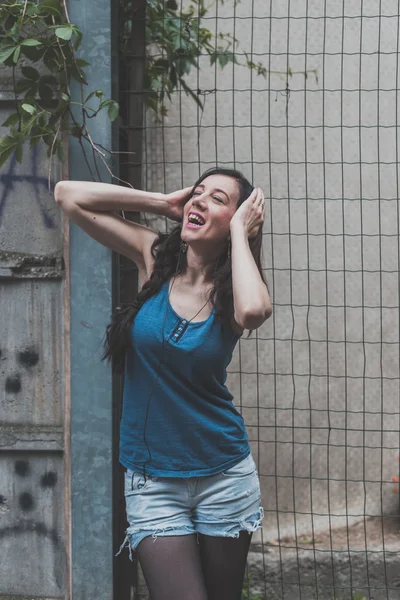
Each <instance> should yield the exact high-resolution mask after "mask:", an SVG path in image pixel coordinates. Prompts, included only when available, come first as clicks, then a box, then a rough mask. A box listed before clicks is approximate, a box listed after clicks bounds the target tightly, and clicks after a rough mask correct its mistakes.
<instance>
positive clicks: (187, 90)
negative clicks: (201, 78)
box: [179, 79, 203, 109]
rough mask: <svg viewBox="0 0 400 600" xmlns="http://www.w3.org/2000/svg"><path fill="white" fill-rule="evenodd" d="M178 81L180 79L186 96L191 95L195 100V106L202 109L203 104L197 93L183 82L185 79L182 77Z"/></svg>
mask: <svg viewBox="0 0 400 600" xmlns="http://www.w3.org/2000/svg"><path fill="white" fill-rule="evenodd" d="M179 81H180V84H181V86H182V87H183V89H184V90H185V92H186V94H187V95H188V96H191V97H192V98H193V100H194V101H195V102H196V104H197V106H199V107H200V108H201V109H203V104H202V102H201V100H200V98H199V97H198V95H197V94H195V93H194V91H193V90H191V89H190V87H189V86H188V85H187V84H186V83H185V81H184V80H183V79H180V80H179Z"/></svg>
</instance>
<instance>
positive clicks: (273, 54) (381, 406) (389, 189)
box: [120, 0, 400, 600]
mask: <svg viewBox="0 0 400 600" xmlns="http://www.w3.org/2000/svg"><path fill="white" fill-rule="evenodd" d="M139 4H140V3H135V2H133V9H135V6H136V9H135V10H137V11H139V12H137V13H135V15H136V21H135V23H136V25H135V26H136V27H137V28H138V31H139V30H140V27H143V24H144V20H145V19H146V11H145V7H143V3H142V4H140V6H141V7H142V9H143V13H142V15H141V14H140V6H139ZM187 5H188V3H185V4H184V5H183V4H181V5H180V8H181V9H183V8H184V7H187ZM399 5H400V2H398V1H394V0H385V2H382V1H378V0H343V1H337V0H335V1H334V0H325V1H321V0H265V1H264V2H260V1H259V2H256V1H255V0H241V2H240V3H234V2H233V1H225V2H222V1H221V0H216V1H215V2H213V3H210V6H209V7H208V10H207V13H206V14H205V16H204V17H203V18H202V19H201V23H202V26H204V27H207V28H208V29H210V30H211V31H212V32H213V33H214V34H215V36H217V37H218V34H219V33H229V34H231V35H232V36H233V37H234V38H236V39H237V40H238V43H237V44H235V45H234V47H233V52H234V53H235V56H236V59H237V62H238V63H240V64H237V63H235V62H233V63H232V62H229V63H228V64H227V65H226V66H225V67H224V68H223V69H221V67H220V65H219V62H218V60H217V61H216V62H215V63H214V64H212V65H211V64H210V59H209V57H208V56H205V55H203V54H200V55H199V56H198V57H197V66H198V68H193V69H192V70H191V72H190V73H189V74H188V75H187V77H186V83H187V85H188V86H189V88H190V89H191V90H192V91H193V93H194V94H195V95H197V96H198V97H199V98H200V100H201V101H202V103H203V107H202V108H201V107H200V106H198V105H197V104H196V103H195V102H194V100H193V99H192V98H191V97H188V96H187V95H186V94H185V91H184V89H183V88H182V86H178V88H177V89H176V90H175V91H174V92H173V93H172V100H171V102H166V103H165V107H166V108H167V110H168V114H167V116H165V117H163V118H162V119H161V121H160V122H158V121H157V120H156V119H155V118H154V114H153V113H152V111H151V110H147V111H144V112H141V110H142V108H141V109H140V110H138V107H141V106H142V105H141V104H140V103H141V102H143V98H144V97H145V94H146V93H147V92H146V90H145V89H143V87H140V86H141V85H142V84H141V83H140V82H139V84H138V83H135V84H133V83H132V81H133V80H134V76H133V75H132V70H133V72H134V73H136V74H137V72H138V69H140V68H141V67H140V65H142V67H143V61H144V55H143V52H141V50H140V47H139V46H136V47H134V48H133V52H132V54H131V57H130V59H129V60H128V59H126V57H125V58H123V62H124V65H125V66H124V68H125V69H126V73H129V72H130V73H131V76H130V77H128V76H127V77H124V78H122V77H121V83H120V97H121V107H122V111H123V116H124V121H123V125H122V126H121V136H122V137H123V138H124V139H125V140H128V142H126V143H127V147H129V148H130V149H132V148H134V147H135V148H136V155H135V156H134V157H133V159H132V158H129V159H127V158H126V157H125V158H122V159H121V163H120V170H121V173H122V174H123V175H124V176H125V177H127V178H130V181H131V183H132V182H133V180H134V179H135V177H136V182H138V181H140V184H141V185H142V187H143V188H144V189H147V190H157V191H165V192H170V191H173V190H175V189H178V188H181V187H184V186H188V185H190V184H191V183H193V182H194V181H195V180H196V179H197V177H198V176H199V175H200V174H201V173H202V172H203V171H204V170H205V169H206V168H208V167H210V166H213V165H220V166H231V167H235V168H238V169H240V170H242V171H243V172H244V174H245V175H246V176H248V177H249V179H250V180H251V181H252V182H253V183H254V184H255V185H258V186H261V187H262V188H263V189H264V192H265V196H266V198H269V202H268V203H267V211H266V218H265V223H264V236H263V238H264V244H263V264H264V267H265V274H266V277H267V280H268V284H269V288H270V293H271V297H272V302H273V307H274V311H273V315H272V316H271V318H270V319H269V320H268V321H267V322H266V323H265V324H264V325H263V326H262V327H260V328H259V329H258V330H257V331H255V332H254V333H253V334H252V335H251V337H250V338H247V337H246V335H245V336H243V337H242V338H241V340H240V342H239V344H238V347H237V348H236V350H235V354H234V357H233V360H232V363H231V365H230V367H229V375H228V381H227V384H228V387H229V389H230V390H231V391H232V393H233V395H234V398H235V404H236V406H237V407H238V409H239V410H240V411H241V413H242V415H243V417H244V419H245V422H246V425H247V430H248V433H249V437H250V440H251V446H252V452H253V456H254V457H255V460H256V462H257V465H258V472H259V476H260V481H261V486H262V498H263V506H264V510H265V519H264V526H263V530H262V531H260V532H257V534H255V535H254V536H253V543H252V546H251V550H250V554H249V559H248V568H247V575H246V582H245V587H244V589H243V599H244V598H246V599H249V600H250V599H253V600H257V599H258V600H260V599H268V600H272V599H278V598H279V599H285V600H297V599H302V600H310V599H314V598H315V599H319V600H329V599H337V600H345V599H346V600H347V599H349V600H357V599H358V600H361V599H365V600H367V599H374V600H384V599H385V600H395V599H396V600H397V599H400V587H399V585H400V583H399V582H400V580H399V566H398V565H399V551H400V536H399V532H400V527H399V491H398V483H397V482H398V478H399V432H400V427H399V425H400V411H399V372H400V368H399V367H400V355H399V337H400V329H399V327H400V324H399V294H400V278H399V262H400V244H399V217H400V215H399V202H398V197H399V168H398V162H399V136H398V131H399V130H398V127H399V108H398V106H399V103H398V99H399V98H398V95H399V91H398V89H399V37H400V36H399V31H400V18H399V13H400V10H399V9H400V6H399ZM149 25H151V24H149V23H147V26H149ZM135 39H136V40H137V39H138V38H137V37H136V38H135ZM185 39H186V38H185V32H184V31H182V48H184V47H185ZM153 52H157V48H155V49H153ZM246 53H247V55H246ZM246 56H247V58H248V59H249V60H250V61H253V62H254V63H261V64H262V65H263V66H264V67H265V69H266V72H265V76H263V75H257V73H256V71H255V70H254V69H252V70H251V69H249V68H248V67H246V66H245V65H244V64H243V63H244V62H245V61H246ZM136 79H138V78H136ZM139 79H140V78H139ZM128 84H131V85H128ZM138 114H139V117H138ZM129 140H130V142H129ZM135 144H136V146H135ZM137 185H138V183H137ZM142 220H143V222H146V223H147V224H149V225H150V226H152V227H154V228H155V229H162V228H165V227H168V224H167V223H164V222H161V221H160V220H159V219H157V218H155V217H154V215H142ZM125 270H126V273H125V274H127V273H128V275H129V268H128V267H127V266H125ZM122 271H123V269H122ZM122 279H123V277H122ZM139 595H140V594H139V593H138V594H137V596H136V597H137V598H138V597H139ZM141 597H142V596H141ZM143 597H145V596H143Z"/></svg>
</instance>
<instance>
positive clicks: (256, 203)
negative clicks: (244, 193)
mask: <svg viewBox="0 0 400 600" xmlns="http://www.w3.org/2000/svg"><path fill="white" fill-rule="evenodd" d="M264 214H265V199H264V193H263V191H262V189H261V188H255V189H254V190H253V192H252V193H251V194H250V196H249V197H248V198H247V200H245V202H243V204H241V206H240V207H239V208H238V209H237V211H236V212H235V214H234V215H233V217H232V219H231V229H232V227H236V226H237V225H239V226H242V227H244V228H245V230H246V231H247V235H248V237H249V238H250V239H252V238H255V237H256V235H257V233H258V230H259V229H260V227H261V226H262V224H263V222H264Z"/></svg>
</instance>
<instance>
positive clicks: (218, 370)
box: [120, 281, 250, 477]
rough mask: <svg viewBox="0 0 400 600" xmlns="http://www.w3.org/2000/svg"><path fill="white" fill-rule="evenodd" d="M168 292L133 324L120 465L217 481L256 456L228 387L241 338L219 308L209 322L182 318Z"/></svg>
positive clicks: (151, 301) (146, 306)
mask: <svg viewBox="0 0 400 600" xmlns="http://www.w3.org/2000/svg"><path fill="white" fill-rule="evenodd" d="M168 290H169V282H168V281H167V282H165V283H164V284H163V286H162V288H161V290H160V291H159V292H158V294H156V295H154V296H152V297H151V298H149V299H148V300H147V301H146V302H145V303H144V304H143V306H142V307H141V308H140V310H139V312H138V313H137V315H136V318H135V319H134V322H133V325H132V333H131V335H132V341H133V349H131V350H129V352H128V353H127V358H126V368H125V383H124V394H123V409H122V420H121V436H120V462H121V463H122V465H124V466H125V467H126V468H128V469H132V470H134V471H140V472H144V471H145V473H146V474H148V475H153V476H160V477H198V476H205V475H214V474H216V473H220V472H221V471H225V470H226V469H227V468H229V467H231V466H233V465H234V464H236V463H237V462H239V461H240V460H242V459H243V458H245V457H246V456H247V455H248V454H250V446H249V441H248V437H247V432H246V428H245V425H244V421H243V418H242V416H241V415H240V413H239V412H238V411H237V410H236V408H235V407H234V405H233V403H232V400H233V396H232V394H231V393H230V392H229V390H228V388H227V387H226V385H225V381H226V377H227V373H226V367H227V366H228V365H229V363H230V361H231V359H232V353H233V350H234V348H235V345H236V343H237V341H238V339H239V337H240V336H239V335H238V334H237V333H235V332H234V331H233V329H232V328H231V327H230V326H227V327H224V329H223V328H222V325H221V323H220V320H219V319H218V318H217V317H216V315H215V308H214V307H213V308H212V312H211V314H210V316H209V317H208V319H206V320H204V321H198V322H193V321H192V322H188V321H187V320H186V319H183V318H181V317H180V316H179V315H178V314H177V313H176V312H175V311H174V309H173V308H172V306H171V304H170V302H169V298H168ZM165 311H166V315H165ZM164 316H165V324H164V340H165V341H164V344H165V348H162V328H163V321H164ZM167 340H168V341H167ZM160 361H161V364H160V366H159V363H160ZM157 373H159V377H158V379H157V381H156V383H154V382H155V380H156V378H157ZM150 395H151V398H150V400H149V397H150ZM144 429H145V436H146V437H145V439H146V442H147V446H148V447H149V450H150V454H151V457H150V455H149V452H148V450H147V447H146V443H145V440H144V433H143V432H144Z"/></svg>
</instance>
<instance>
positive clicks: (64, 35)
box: [55, 26, 73, 42]
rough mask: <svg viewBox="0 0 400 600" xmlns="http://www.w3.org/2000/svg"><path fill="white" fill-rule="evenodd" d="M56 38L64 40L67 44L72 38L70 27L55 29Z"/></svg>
mask: <svg viewBox="0 0 400 600" xmlns="http://www.w3.org/2000/svg"><path fill="white" fill-rule="evenodd" d="M55 33H56V36H57V37H58V38H60V39H62V40H66V41H67V42H68V41H69V40H70V39H71V38H72V33H73V31H72V27H69V26H68V27H57V29H56V32H55Z"/></svg>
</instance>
